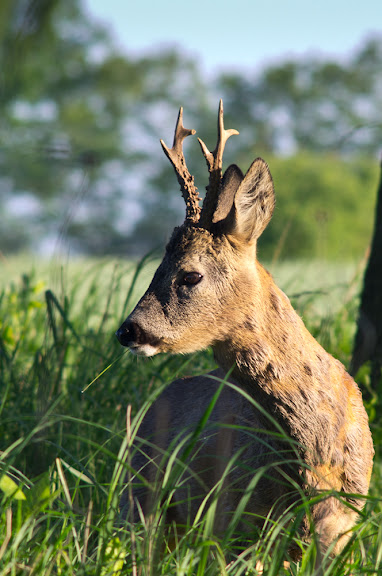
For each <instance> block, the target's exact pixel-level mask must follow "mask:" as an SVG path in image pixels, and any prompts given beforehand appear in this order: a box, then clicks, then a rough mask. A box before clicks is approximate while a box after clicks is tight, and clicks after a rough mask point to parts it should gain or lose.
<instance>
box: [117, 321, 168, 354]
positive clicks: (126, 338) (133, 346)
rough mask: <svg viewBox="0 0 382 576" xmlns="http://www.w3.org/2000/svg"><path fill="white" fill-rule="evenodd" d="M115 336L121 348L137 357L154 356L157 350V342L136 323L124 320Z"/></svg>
mask: <svg viewBox="0 0 382 576" xmlns="http://www.w3.org/2000/svg"><path fill="white" fill-rule="evenodd" d="M115 335H116V336H117V338H118V341H119V343H120V344H121V345H122V346H126V348H129V349H130V350H131V352H133V354H137V355H138V356H154V355H155V354H157V353H158V352H159V351H160V350H159V340H158V339H157V338H155V337H154V336H153V335H152V334H150V333H149V332H147V331H145V330H143V328H142V327H141V326H140V325H139V324H138V323H137V322H133V321H131V320H129V319H127V320H125V322H123V324H122V325H121V326H120V328H119V329H118V330H117V332H116V333H115Z"/></svg>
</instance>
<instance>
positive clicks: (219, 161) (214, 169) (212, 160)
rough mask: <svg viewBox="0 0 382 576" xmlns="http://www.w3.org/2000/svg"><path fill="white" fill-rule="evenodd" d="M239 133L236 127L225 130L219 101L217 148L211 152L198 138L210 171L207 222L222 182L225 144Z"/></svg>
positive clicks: (204, 214) (221, 104) (213, 208)
mask: <svg viewBox="0 0 382 576" xmlns="http://www.w3.org/2000/svg"><path fill="white" fill-rule="evenodd" d="M233 134H239V132H238V131H237V130H235V129H233V128H232V129H230V130H225V129H224V119H223V100H220V102H219V113H218V140H217V143H216V147H215V150H214V151H213V152H210V151H209V150H208V148H207V146H206V145H205V144H204V142H203V141H202V140H201V139H200V138H198V140H199V144H200V147H201V149H202V152H203V155H204V157H205V159H206V162H207V166H208V172H209V173H210V178H209V183H208V186H206V189H207V194H206V197H205V199H204V202H203V221H204V222H205V223H207V222H208V221H209V220H210V219H211V218H212V215H213V213H214V211H215V208H216V204H217V199H218V194H219V188H220V182H221V179H222V165H223V152H224V147H225V144H226V142H227V140H228V138H229V137H230V136H232V135H233Z"/></svg>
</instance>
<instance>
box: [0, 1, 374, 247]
mask: <svg viewBox="0 0 382 576" xmlns="http://www.w3.org/2000/svg"><path fill="white" fill-rule="evenodd" d="M0 69H1V75H0V170H1V176H0V210H1V213H2V215H3V217H2V224H1V227H0V250H1V251H2V252H3V253H10V252H12V251H16V250H20V249H24V250H25V249H32V250H33V249H40V250H42V249H44V246H45V247H46V245H47V244H48V243H50V242H52V241H53V239H54V240H55V239H57V238H59V239H60V242H64V243H65V244H68V245H69V246H70V247H71V248H72V249H73V250H75V251H78V252H85V253H89V254H118V255H122V254H124V255H132V254H137V253H141V254H142V253H144V252H146V251H148V250H150V249H152V248H153V247H155V246H158V245H160V244H163V243H164V241H165V239H166V237H167V235H168V233H169V231H170V230H171V228H172V227H173V226H174V225H175V224H177V223H179V222H180V221H181V219H182V212H183V210H184V208H183V206H182V200H181V198H180V194H179V192H178V189H177V182H176V178H175V177H174V174H173V171H172V169H171V166H170V165H169V163H168V162H167V160H166V159H165V158H164V156H163V153H162V150H161V148H160V146H159V142H158V140H159V138H163V139H164V140H165V142H166V143H171V142H172V138H173V130H174V126H175V120H176V115H177V110H178V108H179V106H180V105H183V106H184V107H185V125H186V126H187V127H191V128H195V129H196V130H197V132H198V135H200V137H202V138H203V140H204V141H206V143H207V144H208V145H209V146H212V147H213V146H214V142H215V141H216V113H217V102H218V99H219V98H220V97H222V98H223V100H224V106H225V118H226V126H227V127H235V128H237V129H238V130H239V131H240V137H237V138H232V139H231V140H230V142H229V144H228V145H227V150H226V153H225V163H226V165H228V163H229V162H232V161H235V162H236V163H238V164H239V165H240V166H241V168H243V169H245V168H247V167H248V166H249V164H250V162H251V161H252V160H253V158H254V157H256V156H258V155H262V156H263V157H264V158H265V159H266V160H267V161H268V162H269V164H270V167H271V171H272V173H273V175H274V179H275V183H276V194H277V198H278V207H277V210H276V215H275V217H274V221H273V223H272V225H271V227H270V228H269V230H267V232H266V234H265V235H264V238H263V240H262V246H263V251H264V254H265V255H266V256H267V257H271V255H272V253H273V252H274V250H276V249H279V248H277V246H279V247H280V238H284V240H285V242H284V244H283V251H282V254H283V255H284V256H285V257H294V256H306V255H307V254H308V253H310V254H311V253H312V252H311V251H312V250H313V251H314V252H315V253H317V254H319V253H320V250H321V251H322V250H325V252H326V254H327V255H328V256H331V257H335V256H336V255H337V256H338V255H341V257H351V256H354V255H355V256H357V255H360V254H361V253H362V252H363V251H364V249H365V248H366V245H367V243H368V241H369V237H370V230H371V225H372V220H373V215H372V210H373V202H374V194H375V187H376V180H377V171H378V167H377V161H376V160H377V154H378V153H379V151H380V148H381V142H382V124H381V123H382V120H381V110H382V85H381V82H380V74H379V71H380V70H381V69H382V36H375V37H373V38H369V39H365V42H364V44H363V45H362V46H361V47H359V48H358V49H357V50H355V51H354V53H353V54H352V55H351V56H350V57H349V58H348V59H347V60H346V62H335V61H328V60H324V59H312V58H304V59H300V60H297V59H296V60H287V61H284V62H280V63H279V64H277V65H274V66H270V67H267V68H265V69H263V70H262V71H256V70H254V71H251V70H249V71H248V73H247V74H245V75H244V74H232V73H230V74H228V73H226V74H224V73H223V74H220V75H219V76H217V77H216V78H214V79H212V80H211V79H208V80H207V79H206V78H203V76H202V74H201V72H200V70H199V68H198V65H197V63H196V62H195V61H193V60H192V59H190V58H187V57H186V56H185V55H184V54H182V53H181V52H179V51H176V50H175V49H173V50H171V49H170V50H167V51H165V52H159V53H158V52H154V51H153V53H152V54H150V55H145V56H141V57H132V56H131V55H129V54H122V53H121V52H119V51H118V50H117V49H116V47H115V46H114V44H113V40H112V38H111V37H110V35H109V34H108V32H107V30H106V29H105V28H103V27H102V26H100V25H98V24H96V23H95V22H94V21H92V20H91V18H90V17H89V15H87V14H85V13H84V11H83V8H82V4H81V3H80V2H79V0H65V1H63V0H34V1H32V0H29V2H28V1H27V2H25V1H22V0H2V2H1V5H0ZM185 150H186V155H187V164H188V166H189V168H190V171H191V172H192V173H194V174H195V179H196V182H197V185H198V186H199V188H200V191H201V192H202V191H203V186H204V185H205V184H206V181H207V171H206V167H205V163H204V160H203V158H202V155H201V153H200V149H199V147H198V145H197V142H196V139H195V138H194V139H191V138H190V139H188V140H187V142H186V144H185Z"/></svg>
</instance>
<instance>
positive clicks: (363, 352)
mask: <svg viewBox="0 0 382 576" xmlns="http://www.w3.org/2000/svg"><path fill="white" fill-rule="evenodd" d="M368 361H370V362H371V368H372V369H371V387H372V388H373V389H374V390H377V387H378V383H379V381H380V379H381V367H382V162H381V175H380V181H379V187H378V192H377V205H376V210H375V223H374V234H373V240H372V243H371V249H370V256H369V260H368V264H367V267H366V270H365V276H364V280H363V290H362V295H361V304H360V307H359V318H358V324H357V333H356V337H355V341H354V350H353V356H352V361H351V366H350V373H351V374H352V375H353V376H355V375H356V374H357V372H358V370H359V369H360V368H361V366H362V365H363V364H365V362H368Z"/></svg>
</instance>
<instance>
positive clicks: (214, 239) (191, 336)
mask: <svg viewBox="0 0 382 576" xmlns="http://www.w3.org/2000/svg"><path fill="white" fill-rule="evenodd" d="M230 171H231V172H230V179H229V178H227V179H226V180H227V182H228V180H229V181H230V183H229V186H230V189H229V190H228V191H227V192H226V193H225V196H224V180H223V190H222V194H223V196H224V198H225V200H224V202H225V204H224V210H223V209H222V208H221V206H220V207H219V208H218V209H217V212H218V213H219V214H224V217H222V219H220V220H219V219H218V218H217V217H215V219H214V218H212V222H211V225H210V226H209V227H201V226H199V225H198V224H197V223H196V224H194V225H190V224H189V223H185V224H184V225H183V226H181V227H179V228H176V229H175V230H174V233H173V235H172V238H171V240H170V242H169V244H168V246H167V248H166V254H165V256H164V259H163V261H162V263H161V265H160V266H159V268H158V270H157V272H156V273H155V275H154V278H153V280H152V283H151V285H150V287H149V289H148V290H147V292H146V294H145V295H144V296H143V298H142V299H141V301H140V302H139V303H138V305H137V307H136V308H135V310H134V311H133V312H132V313H131V314H130V316H129V317H128V318H127V320H126V321H125V323H124V324H123V325H122V327H121V329H120V330H119V332H118V336H119V338H120V340H121V343H123V344H124V345H127V346H129V347H130V348H131V349H132V350H133V351H135V352H136V353H138V354H139V353H140V354H143V355H152V354H154V353H158V352H171V353H189V352H195V351H197V350H202V349H204V348H206V347H208V346H212V348H213V350H214V354H215V358H216V361H217V363H218V365H219V367H220V368H219V370H218V371H216V372H213V373H212V374H211V375H206V376H200V377H197V378H192V379H185V380H177V381H175V382H173V383H172V384H171V385H170V386H169V387H168V388H167V389H166V390H165V392H163V394H162V395H161V396H160V397H159V399H158V400H157V401H156V403H155V404H154V405H153V406H152V407H151V408H150V410H149V411H148V413H147V415H146V417H145V419H144V421H143V424H142V426H141V429H140V432H139V436H140V437H141V438H142V441H143V443H145V442H146V443H147V442H148V441H150V442H151V443H154V444H156V445H157V449H156V450H157V452H155V450H154V451H153V450H152V449H151V448H147V449H145V450H143V449H142V452H140V453H138V454H137V455H136V456H135V457H134V460H133V465H134V467H135V469H136V470H141V471H142V474H143V476H146V478H147V479H148V480H149V485H151V488H149V487H148V485H146V487H143V488H140V489H139V488H137V489H136V491H135V497H136V498H137V500H138V501H139V503H140V505H141V506H142V507H143V510H144V512H145V513H149V512H150V506H148V505H147V503H148V502H149V501H150V498H148V495H150V494H152V490H154V491H155V484H156V483H157V482H158V480H159V478H161V472H160V471H159V472H158V470H157V467H158V466H159V463H160V460H161V457H160V456H159V455H158V454H160V453H163V452H164V451H166V449H167V448H168V447H169V446H171V448H172V449H174V445H173V442H174V439H175V438H176V437H177V435H178V434H179V433H181V432H182V430H191V431H192V430H195V428H196V427H197V425H198V422H199V421H200V419H201V417H202V415H203V413H204V411H205V409H206V407H207V406H208V405H209V403H210V402H211V399H212V397H213V394H214V393H215V392H216V390H217V387H218V383H217V382H216V377H220V378H225V375H226V374H227V373H228V372H230V378H229V380H230V382H231V383H233V384H235V385H237V386H238V387H239V389H242V390H244V391H245V392H246V393H248V394H249V395H250V396H251V398H253V400H254V401H255V405H252V404H251V403H250V402H249V401H248V400H246V399H245V398H244V397H243V396H242V394H240V393H239V391H236V390H235V389H232V388H231V387H230V386H229V385H228V384H227V385H226V386H225V387H224V388H223V390H222V392H221V394H220V397H219V399H218V400H217V403H216V405H215V408H214V410H213V412H212V414H211V416H210V418H209V423H208V425H207V428H206V429H205V430H204V431H203V432H202V437H201V439H200V440H199V442H198V444H197V445H196V447H195V448H194V451H193V458H192V462H191V464H190V467H189V469H188V471H187V472H186V474H187V475H188V478H187V481H186V482H184V483H183V484H182V487H180V488H178V489H177V491H176V493H175V497H174V502H175V504H174V506H173V507H172V508H171V512H169V514H170V516H171V518H170V519H173V520H175V521H176V522H177V523H179V524H186V523H187V521H188V520H189V519H190V518H192V517H194V516H195V514H196V512H197V510H198V506H199V505H200V503H201V501H202V499H203V497H204V496H205V495H206V494H207V493H208V492H209V490H211V489H212V488H213V486H214V485H215V484H216V482H217V481H218V480H219V478H221V477H222V474H223V473H224V470H225V466H226V463H227V462H228V461H229V460H230V457H232V455H235V454H239V455H240V458H239V459H238V461H237V462H236V465H235V467H234V469H233V470H232V471H231V472H230V474H228V475H227V478H226V479H225V488H224V489H223V490H222V494H223V496H222V498H221V500H220V503H219V515H218V517H219V521H218V524H219V526H218V528H219V529H220V530H224V526H227V525H228V524H227V523H228V522H229V518H230V514H232V513H233V511H234V510H235V507H236V506H237V504H238V502H239V501H240V498H241V497H242V495H243V494H244V493H245V490H246V487H247V486H248V484H249V482H250V480H251V478H252V477H253V476H254V474H255V473H256V470H259V469H260V468H262V467H263V468H264V469H266V475H265V476H263V477H261V478H260V479H259V482H258V483H257V485H256V487H255V489H254V491H253V493H252V494H251V498H250V500H249V502H248V504H247V506H246V512H247V513H252V514H254V516H253V515H252V516H250V517H249V516H248V517H243V526H244V525H245V526H246V529H249V528H248V523H250V524H251V525H252V526H258V527H261V525H262V523H263V518H264V517H265V516H267V515H268V514H269V513H270V512H272V513H273V514H280V513H282V511H283V510H285V509H286V508H287V506H289V505H290V504H291V503H292V502H295V501H298V500H299V499H300V497H301V494H299V489H296V486H297V487H298V486H299V487H300V489H301V490H303V491H304V492H305V493H306V494H307V495H308V496H309V495H311V494H315V493H317V492H320V491H326V490H335V491H338V492H342V493H343V496H344V497H345V498H346V499H347V500H348V501H349V502H350V503H351V504H352V505H353V506H354V507H355V509H357V510H361V509H362V507H363V501H362V499H359V498H354V497H352V494H360V495H366V494H367V491H368V486H369V481H370V475H371V470H372V458H373V447H372V440H371V435H370V430H369V426H368V419H367V415H366V412H365V410H364V407H363V404H362V398H361V394H360V391H359V389H358V387H357V385H356V383H355V382H354V380H353V379H352V378H351V377H350V376H349V375H348V374H347V373H346V371H345V369H344V367H343V366H342V364H341V363H340V362H338V361H337V360H335V359H334V358H333V357H332V356H330V355H329V354H328V353H327V352H326V351H325V350H324V349H323V348H322V347H321V346H320V345H319V344H318V342H317V341H316V340H315V339H314V338H313V337H312V336H311V334H310V333H309V332H308V331H307V329H306V328H305V326H304V324H303V322H302V320H301V318H300V317H299V316H298V315H297V314H296V312H295V311H294V310H293V308H292V306H291V304H290V302H289V299H288V298H287V296H286V295H285V294H284V293H283V292H282V291H281V290H280V289H279V288H278V287H277V286H276V284H275V283H274V281H273V279H272V277H271V275H270V274H269V273H268V272H267V271H266V270H265V269H264V268H263V267H262V266H261V265H260V264H259V263H258V261H257V259H256V241H257V238H258V236H259V235H260V234H261V233H262V231H263V229H264V228H265V226H266V225H267V223H268V221H269V220H270V218H271V215H272V211H273V205H274V194H273V185H272V180H271V177H270V174H269V170H268V167H267V165H266V164H265V163H264V162H263V161H261V160H256V161H255V162H254V163H253V165H252V166H251V168H250V170H249V171H248V173H247V175H246V176H245V177H243V176H242V175H241V173H240V172H239V171H238V169H236V168H235V167H231V168H230ZM232 174H233V175H234V177H232ZM232 182H234V187H232V186H233V184H232ZM227 186H228V184H227ZM219 218H220V216H219ZM190 272H197V273H199V274H200V275H201V276H202V280H201V281H200V282H198V283H196V284H195V285H188V284H187V283H186V284H185V283H184V281H183V278H184V274H185V273H190ZM256 406H257V407H256ZM163 414H166V417H165V418H163V417H161V415H162V416H163ZM267 414H268V415H269V416H267ZM158 422H159V424H158ZM219 423H220V424H219ZM278 426H281V428H282V429H283V430H284V431H285V432H286V433H287V434H288V435H289V437H290V438H291V439H292V440H293V441H294V442H295V451H296V454H295V455H294V458H295V464H294V465H293V466H292V465H290V463H288V461H289V460H290V458H291V447H290V446H289V448H288V447H286V446H285V441H282V440H280V438H279V437H278V436H277V435H274V434H273V433H272V431H273V432H274V431H275V427H276V430H277V427H278ZM267 432H268V433H267ZM184 434H185V432H184V433H183V436H184ZM286 448H287V449H286ZM158 450H159V452H158ZM285 450H286V452H285ZM144 452H145V453H148V456H146V455H145V454H144ZM150 454H151V457H153V458H154V460H155V461H154V462H151V464H148V457H149V458H150ZM155 454H156V457H155ZM190 456H191V455H190ZM296 459H297V460H296ZM275 462H277V467H275V466H274V463H275ZM296 462H297V465H296ZM159 468H160V466H159ZM150 470H151V471H150ZM153 470H154V472H155V473H154V476H153ZM286 477H289V478H290V482H289V483H288V482H286V481H285V478H286ZM153 478H154V479H155V482H154V481H153ZM150 481H151V484H150ZM346 495H348V496H346ZM190 496H191V499H190ZM122 506H124V502H122ZM311 515H312V520H313V523H314V529H315V530H316V531H317V533H318V535H319V538H320V542H321V548H322V550H323V551H325V550H326V549H327V548H328V547H329V546H330V545H331V544H333V546H334V548H333V551H334V553H337V552H339V551H340V549H341V548H342V546H343V545H344V543H345V541H346V536H344V534H345V533H346V532H347V531H348V530H349V529H350V528H351V527H352V526H353V524H354V522H355V520H356V515H357V514H356V512H355V511H353V510H352V509H350V508H349V507H346V505H344V504H343V503H342V502H341V500H340V499H338V498H335V497H333V496H328V497H327V498H326V499H323V500H322V501H320V502H318V503H316V504H315V505H314V506H313V507H312V512H311ZM310 532H311V526H310V524H309V522H308V519H306V520H305V524H304V527H303V529H302V537H303V538H304V539H307V540H308V539H309V535H310Z"/></svg>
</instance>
